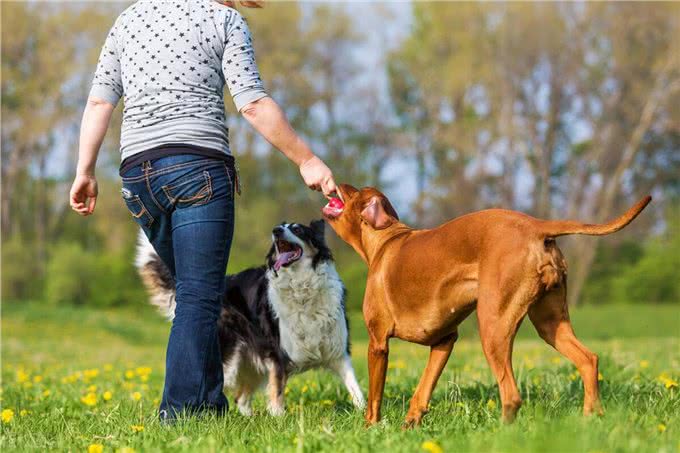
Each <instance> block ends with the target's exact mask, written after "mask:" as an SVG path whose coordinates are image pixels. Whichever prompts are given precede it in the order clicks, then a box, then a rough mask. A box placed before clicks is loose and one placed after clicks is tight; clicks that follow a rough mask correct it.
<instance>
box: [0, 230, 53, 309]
mask: <svg viewBox="0 0 680 453" xmlns="http://www.w3.org/2000/svg"><path fill="white" fill-rule="evenodd" d="M42 276H43V273H42V269H41V263H40V260H39V258H38V256H37V247H36V244H35V242H33V241H27V240H24V239H23V238H22V237H21V236H20V235H16V236H14V237H12V238H11V239H10V240H8V241H5V242H3V244H2V299H3V300H8V299H9V300H12V299H33V298H36V297H40V296H42V290H43V277H42Z"/></svg>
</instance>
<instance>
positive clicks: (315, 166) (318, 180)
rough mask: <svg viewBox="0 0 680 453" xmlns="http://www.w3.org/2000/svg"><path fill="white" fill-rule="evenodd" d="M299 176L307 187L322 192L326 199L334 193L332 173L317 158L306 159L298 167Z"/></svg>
mask: <svg viewBox="0 0 680 453" xmlns="http://www.w3.org/2000/svg"><path fill="white" fill-rule="evenodd" d="M300 174H301V175H302V179H303V180H304V181H305V184H307V187H309V188H310V189H312V190H318V191H321V192H323V194H324V195H325V196H326V198H330V197H331V195H332V194H334V193H335V191H336V186H335V180H334V179H333V172H332V171H331V169H330V168H328V166H327V165H326V164H325V163H324V161H322V160H321V159H319V158H318V157H317V156H313V157H311V158H310V159H307V160H306V161H304V162H303V163H302V164H301V165H300Z"/></svg>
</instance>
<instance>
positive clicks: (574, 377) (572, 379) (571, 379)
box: [569, 373, 578, 381]
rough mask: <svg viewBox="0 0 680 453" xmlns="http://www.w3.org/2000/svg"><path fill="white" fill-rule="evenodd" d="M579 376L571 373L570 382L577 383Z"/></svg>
mask: <svg viewBox="0 0 680 453" xmlns="http://www.w3.org/2000/svg"><path fill="white" fill-rule="evenodd" d="M577 377H578V375H577V374H576V373H570V374H569V380H570V381H575V380H576V378H577Z"/></svg>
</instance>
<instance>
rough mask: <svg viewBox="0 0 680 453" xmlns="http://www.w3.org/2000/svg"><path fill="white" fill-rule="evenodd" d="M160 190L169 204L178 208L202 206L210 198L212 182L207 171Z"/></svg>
mask: <svg viewBox="0 0 680 453" xmlns="http://www.w3.org/2000/svg"><path fill="white" fill-rule="evenodd" d="M161 188H162V189H163V193H165V195H166V196H167V197H168V200H169V201H170V203H171V204H172V205H174V206H176V207H178V208H183V207H188V206H200V205H204V204H206V203H208V202H209V201H210V199H211V197H212V180H211V178H210V172H208V171H207V170H204V171H203V172H201V173H200V174H197V175H191V176H187V177H186V178H184V179H180V180H179V181H176V182H173V183H172V184H171V185H170V184H168V185H165V186H162V187H161Z"/></svg>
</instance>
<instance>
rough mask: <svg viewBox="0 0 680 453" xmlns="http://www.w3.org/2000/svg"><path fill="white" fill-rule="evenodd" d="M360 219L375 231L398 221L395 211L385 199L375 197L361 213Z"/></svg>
mask: <svg viewBox="0 0 680 453" xmlns="http://www.w3.org/2000/svg"><path fill="white" fill-rule="evenodd" d="M361 218H362V219H364V220H365V221H366V223H368V224H369V225H371V226H372V227H373V228H375V229H376V230H383V229H385V228H387V227H389V226H390V225H392V224H393V223H394V222H396V221H398V220H399V216H398V215H397V211H395V210H394V208H393V207H392V204H391V203H390V202H389V200H388V199H387V198H385V197H380V196H377V195H376V196H375V197H372V198H371V201H369V202H368V205H366V207H365V208H364V210H363V211H361Z"/></svg>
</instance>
